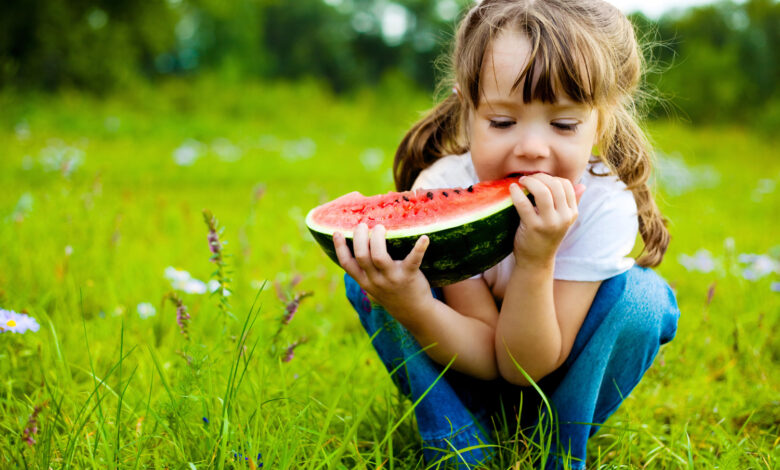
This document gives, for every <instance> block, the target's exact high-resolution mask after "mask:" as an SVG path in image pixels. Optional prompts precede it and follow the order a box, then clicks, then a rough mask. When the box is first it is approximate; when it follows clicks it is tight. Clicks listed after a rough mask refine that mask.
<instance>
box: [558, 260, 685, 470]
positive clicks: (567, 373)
mask: <svg viewBox="0 0 780 470" xmlns="http://www.w3.org/2000/svg"><path fill="white" fill-rule="evenodd" d="M679 315H680V311H679V310H678V308H677V301H676V300H675V298H674V294H673V293H672V291H671V289H670V288H669V286H668V285H667V284H666V282H665V281H663V280H662V279H661V278H660V277H659V276H658V275H657V274H655V272H653V271H652V270H650V269H645V268H639V267H634V268H632V269H630V270H629V271H628V272H626V273H624V274H622V275H620V276H616V277H614V278H612V279H608V280H606V281H604V282H603V283H602V286H601V288H600V289H599V292H598V294H597V296H596V299H595V300H594V303H593V305H592V306H591V309H590V311H589V312H588V316H587V317H586V319H585V322H584V324H583V326H582V328H581V329H580V332H579V334H578V336H577V338H576V340H575V343H574V346H573V348H572V352H571V354H570V355H569V357H568V358H567V360H566V362H565V363H564V365H563V366H562V367H561V368H560V369H559V370H558V371H556V372H555V373H554V377H553V378H556V377H557V378H559V380H560V382H559V383H558V384H557V385H556V386H555V388H554V390H553V391H552V392H551V395H548V397H549V399H550V401H551V404H552V406H553V408H554V409H555V412H556V414H557V416H556V419H557V422H558V438H559V440H558V443H559V446H558V445H556V446H555V450H556V451H561V452H562V453H564V454H565V453H567V452H569V453H570V455H571V457H572V460H571V461H570V464H571V468H574V469H579V468H584V467H585V457H586V444H587V440H588V438H589V437H590V436H592V435H593V434H595V433H596V431H598V429H599V425H600V424H601V423H603V422H604V421H606V420H607V418H608V417H609V416H610V415H611V414H612V413H613V412H614V411H615V410H616V409H617V408H618V406H619V405H620V403H621V402H622V401H623V400H624V399H625V397H626V396H628V394H629V393H630V392H631V391H632V390H633V389H634V387H635V386H636V385H637V383H639V380H640V379H641V378H642V376H643V375H644V373H645V371H647V369H648V368H649V367H650V365H651V364H652V362H653V359H654V358H655V356H656V354H657V353H658V349H659V347H660V346H661V345H662V344H664V343H667V342H669V341H671V340H672V338H673V337H674V335H675V333H676V331H677V320H678V318H679ZM561 467H562V462H561V461H560V459H556V458H553V459H551V462H550V464H549V465H548V468H561Z"/></svg>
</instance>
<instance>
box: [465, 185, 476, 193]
mask: <svg viewBox="0 0 780 470" xmlns="http://www.w3.org/2000/svg"><path fill="white" fill-rule="evenodd" d="M466 191H468V192H470V193H473V192H474V186H469V187H468V188H466Z"/></svg>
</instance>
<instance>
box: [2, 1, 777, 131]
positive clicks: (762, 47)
mask: <svg viewBox="0 0 780 470" xmlns="http://www.w3.org/2000/svg"><path fill="white" fill-rule="evenodd" d="M471 3H472V2H471V1H470V0H437V1H430V0H233V1H229V2H225V1H221V0H147V1H143V2H140V1H131V0H72V1H68V2H61V1H55V0H26V1H10V2H0V86H5V87H8V86H13V87H15V88H33V89H45V90H56V89H59V88H62V87H76V88H82V89H87V90H91V91H95V92H105V91H110V90H115V89H116V88H121V87H124V86H129V85H131V84H132V83H133V82H134V81H137V80H156V79H159V78H161V77H165V76H168V75H195V74H198V73H202V72H204V71H216V72H218V73H219V74H221V76H223V77H226V78H228V79H232V80H234V81H236V82H238V81H240V80H247V79H253V78H261V79H301V78H314V79H316V80H318V81H321V82H324V83H327V84H329V85H330V86H331V87H332V88H333V89H334V90H335V91H348V90H354V89H356V88H359V87H362V86H371V85H373V84H376V83H377V82H378V81H379V80H380V79H381V78H382V77H383V76H384V75H385V74H386V73H388V72H389V71H395V72H400V73H401V74H403V75H405V76H407V77H408V78H409V79H410V80H412V81H414V82H415V83H418V84H419V85H420V86H422V87H425V88H428V89H432V88H433V87H434V85H435V83H436V79H437V73H438V72H437V69H436V67H435V65H434V64H435V61H436V59H437V57H440V56H441V55H442V54H443V53H444V52H445V51H446V50H447V48H448V45H449V42H450V40H451V38H452V36H453V33H454V26H455V22H456V20H457V17H459V15H460V14H462V12H463V11H464V10H465V8H466V7H468V6H469V5H470V4H471ZM631 18H632V20H633V21H634V23H635V24H636V25H637V29H638V31H639V33H640V36H642V37H644V38H646V39H649V40H650V43H651V45H652V47H650V48H649V49H648V52H649V55H650V60H649V63H650V64H651V66H652V67H653V69H654V70H655V72H656V73H654V74H652V75H651V76H650V78H649V80H648V85H650V87H649V88H650V89H653V90H656V91H658V92H659V95H660V96H661V97H662V100H661V101H660V102H659V103H660V104H656V105H655V106H653V107H652V113H653V115H654V116H660V115H662V114H663V112H664V109H672V110H673V112H674V113H675V114H677V115H682V116H684V117H686V118H689V119H690V120H691V121H693V122H713V121H716V122H723V121H739V122H745V123H758V122H760V123H763V125H764V126H767V127H769V128H776V127H777V125H780V96H779V95H780V94H779V93H778V91H777V83H778V74H779V73H780V69H779V67H780V66H778V63H780V60H779V59H780V57H778V55H779V54H780V40H779V38H778V35H780V4H778V2H777V1H774V0H749V1H747V2H744V3H740V4H736V3H733V2H730V1H725V2H720V3H716V4H711V5H706V6H701V7H696V8H692V9H688V10H685V11H683V12H682V13H675V14H668V15H666V16H663V17H661V18H660V19H659V20H657V21H654V20H651V19H649V18H647V17H645V16H643V15H641V14H634V15H631Z"/></svg>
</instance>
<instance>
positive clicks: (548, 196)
mask: <svg viewBox="0 0 780 470" xmlns="http://www.w3.org/2000/svg"><path fill="white" fill-rule="evenodd" d="M539 174H540V173H537V174H536V175H533V176H524V177H523V178H520V184H522V185H523V186H525V187H526V189H528V192H530V193H531V194H533V196H534V202H536V209H538V213H539V214H545V213H549V212H551V211H554V210H555V203H554V202H553V197H552V193H551V192H550V188H548V187H547V185H546V184H544V183H543V182H542V181H541V180H540V179H539V178H538V176H537V175H539ZM521 216H522V214H521Z"/></svg>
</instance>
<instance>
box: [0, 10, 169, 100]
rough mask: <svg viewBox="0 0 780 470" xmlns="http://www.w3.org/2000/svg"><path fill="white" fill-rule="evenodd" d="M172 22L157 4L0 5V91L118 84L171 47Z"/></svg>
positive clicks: (98, 87)
mask: <svg viewBox="0 0 780 470" xmlns="http://www.w3.org/2000/svg"><path fill="white" fill-rule="evenodd" d="M173 24H175V15H174V14H173V12H172V10H171V9H170V8H169V5H168V4H167V3H166V2H164V1H162V0H148V1H144V2H136V1H132V0H103V1H97V0H93V1H89V0H81V1H79V0H72V1H67V2H60V1H52V0H25V1H14V0H11V1H5V2H0V86H2V85H7V84H10V83H13V84H15V85H24V86H34V87H42V88H45V89H56V88H58V87H60V86H73V87H79V88H87V89H91V90H95V91H99V92H100V91H105V90H108V89H110V88H114V87H116V86H122V85H124V84H126V83H127V82H129V81H132V80H133V79H135V78H136V77H137V76H138V75H139V73H141V72H142V71H144V70H149V68H150V66H151V64H152V63H153V61H154V58H155V57H156V56H157V55H158V54H160V53H161V52H163V51H165V50H166V49H169V48H171V47H172V46H173V39H174V36H173Z"/></svg>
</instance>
